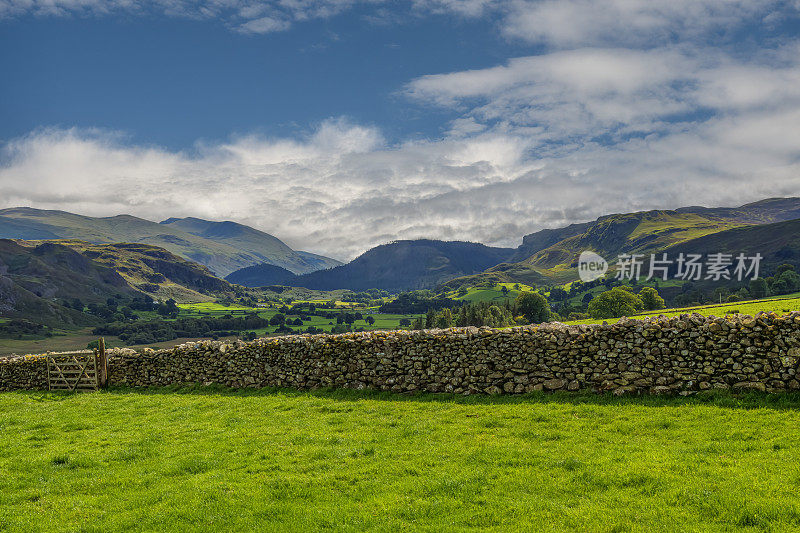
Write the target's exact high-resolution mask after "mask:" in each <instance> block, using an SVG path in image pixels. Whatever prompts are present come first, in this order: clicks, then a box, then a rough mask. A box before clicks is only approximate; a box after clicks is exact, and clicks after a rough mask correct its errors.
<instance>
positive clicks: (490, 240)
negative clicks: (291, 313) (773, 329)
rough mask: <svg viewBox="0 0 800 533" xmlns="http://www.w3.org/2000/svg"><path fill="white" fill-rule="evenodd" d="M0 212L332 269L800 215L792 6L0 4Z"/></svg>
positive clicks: (619, 1)
mask: <svg viewBox="0 0 800 533" xmlns="http://www.w3.org/2000/svg"><path fill="white" fill-rule="evenodd" d="M0 71H2V72H3V73H4V81H3V82H2V84H0V207H7V206H14V205H32V206H35V207H41V208H51V209H64V210H69V211H74V212H80V213H84V214H90V215H97V216H108V215H113V214H118V213H131V214H135V215H139V216H143V217H147V218H151V219H154V220H160V219H163V218H167V217H170V216H199V217H205V218H212V219H231V220H237V221H239V222H243V223H247V224H251V225H253V226H255V227H258V228H260V229H263V230H265V231H268V232H270V233H272V234H274V235H276V236H278V237H279V238H281V239H283V240H285V241H286V242H287V243H289V244H290V245H291V246H293V247H295V248H298V249H309V250H311V251H315V252H320V253H326V254H329V255H332V256H334V257H337V258H340V259H347V258H350V257H352V256H353V255H355V254H358V253H360V252H362V251H363V250H365V249H367V248H369V247H371V246H374V245H377V244H380V243H382V242H386V241H388V240H392V239H397V238H418V237H431V238H442V239H461V240H474V241H481V242H485V243H487V244H495V245H504V246H515V245H517V244H519V242H520V240H521V238H522V236H523V235H524V234H526V233H529V232H531V231H535V230H537V229H541V228H544V227H556V226H561V225H565V224H568V223H571V222H578V221H584V220H588V219H593V218H595V217H597V216H599V215H602V214H607V213H609V212H621V211H631V210H643V209H655V208H674V207H679V206H683V205H693V204H702V205H740V204H742V203H745V202H748V201H754V200H758V199H761V198H764V197H769V196H786V195H800V2H798V1H797V0H747V1H744V0H674V1H671V2H669V3H663V2H651V1H649V0H625V1H623V0H558V1H556V0H496V1H487V0H413V1H381V0H371V1H363V2H361V1H357V0H277V1H263V0H200V1H197V2H184V1H181V0H0Z"/></svg>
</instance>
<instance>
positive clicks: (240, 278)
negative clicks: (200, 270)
mask: <svg viewBox="0 0 800 533" xmlns="http://www.w3.org/2000/svg"><path fill="white" fill-rule="evenodd" d="M294 277H295V275H294V274H293V273H292V272H289V271H288V270H286V269H285V268H281V267H279V266H275V265H270V264H267V263H262V264H260V265H254V266H249V267H245V268H242V269H240V270H237V271H236V272H232V273H231V274H228V275H227V276H226V277H225V280H226V281H228V282H230V283H236V284H237V285H244V286H245V287H266V286H268V285H288V284H291V283H292V281H293V279H294Z"/></svg>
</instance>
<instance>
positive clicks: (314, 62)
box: [0, 6, 535, 149]
mask: <svg viewBox="0 0 800 533" xmlns="http://www.w3.org/2000/svg"><path fill="white" fill-rule="evenodd" d="M370 16H377V15H376V14H375V10H374V8H370V7H365V6H357V7H356V8H354V9H352V10H348V11H347V12H346V13H342V14H341V15H339V16H335V17H331V18H322V19H316V20H310V21H307V22H304V23H302V24H297V25H295V27H293V28H291V29H289V30H286V31H280V32H272V33H268V34H242V33H240V32H236V31H231V29H230V28H228V27H226V25H225V24H224V23H220V21H219V20H215V19H203V20H194V19H186V18H176V17H163V16H158V15H157V14H155V13H150V14H147V15H143V16H138V17H137V16H131V15H130V14H121V15H120V16H108V17H95V16H87V15H85V14H84V15H82V16H80V15H72V16H61V17H56V16H41V15H40V16H35V15H31V14H21V15H18V16H17V17H14V18H13V19H8V20H5V21H4V22H2V26H0V28H2V33H0V48H2V49H3V50H7V51H12V50H13V51H14V53H6V54H3V56H2V58H0V69H2V71H3V72H7V73H9V74H10V75H9V78H8V79H9V80H10V83H5V84H3V87H2V99H1V100H2V103H1V104H0V106H2V107H0V112H2V115H3V116H4V117H5V120H4V121H3V122H2V124H0V128H1V129H0V136H2V138H3V139H6V140H8V139H12V138H14V137H18V136H21V135H24V134H26V133H28V132H29V131H31V130H33V129H35V128H38V127H41V126H43V125H49V126H52V125H58V126H61V127H73V126H78V127H103V128H109V129H113V130H120V131H125V132H127V133H128V134H130V135H131V136H132V138H133V140H135V141H137V142H145V143H147V142H152V143H158V144H161V145H163V146H165V147H169V148H171V149H182V148H187V147H191V146H192V145H193V144H194V143H195V142H196V141H197V140H198V138H202V139H210V140H217V139H226V138H228V137H229V136H230V135H231V134H236V133H253V132H259V133H263V134H265V135H293V134H296V133H297V132H298V131H302V130H304V129H307V128H309V127H312V126H313V125H314V124H316V123H318V122H320V121H321V120H324V119H326V118H328V117H331V116H347V117H350V118H351V119H353V120H354V121H357V122H359V123H366V124H378V125H380V126H381V127H382V128H383V130H384V132H385V134H386V135H387V136H389V137H390V138H391V139H394V140H401V139H406V138H408V137H412V136H418V137H419V136H424V137H430V136H436V135H439V134H441V130H442V126H443V124H445V123H446V122H447V120H448V119H449V118H451V116H452V115H453V113H451V112H449V111H448V110H446V109H436V110H433V109H425V110H422V109H419V108H416V107H410V106H409V105H408V104H409V102H408V101H407V100H406V99H405V98H403V97H402V96H399V95H398V94H397V93H398V91H399V90H400V89H402V87H403V85H404V84H405V83H406V82H407V81H408V80H411V79H414V78H416V77H418V76H420V75H424V74H436V73H440V72H450V71H457V70H464V69H468V68H476V67H478V68H481V67H489V66H492V65H494V64H496V63H497V62H499V61H503V60H504V59H505V58H507V57H512V56H514V55H520V54H525V53H526V52H528V51H530V50H531V49H533V48H535V46H531V45H526V44H524V43H511V42H508V41H507V40H505V39H503V38H502V37H501V36H500V35H498V34H497V33H496V32H493V31H491V29H492V26H493V24H494V23H495V17H487V18H486V19H482V18H470V19H465V18H455V19H454V18H453V17H448V16H446V15H432V16H430V17H421V16H416V15H412V14H411V13H409V12H405V16H406V17H407V18H406V19H405V20H403V22H402V23H399V24H398V23H390V22H389V21H386V22H381V21H373V20H372V19H371V18H370Z"/></svg>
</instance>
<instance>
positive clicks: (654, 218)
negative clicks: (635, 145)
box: [0, 198, 800, 323]
mask: <svg viewBox="0 0 800 533" xmlns="http://www.w3.org/2000/svg"><path fill="white" fill-rule="evenodd" d="M0 236H7V237H13V238H14V239H20V240H0V315H2V316H15V313H17V314H18V315H19V314H20V313H22V311H21V310H24V313H23V314H28V315H30V314H34V315H37V316H38V315H41V316H43V317H45V318H46V319H47V320H53V321H64V322H65V323H71V322H75V321H79V320H81V317H80V316H77V315H75V313H73V312H72V310H70V309H69V308H63V307H60V305H59V304H58V303H56V302H58V301H60V300H63V299H68V298H74V297H78V298H81V299H83V300H85V301H87V302H88V301H91V300H92V299H94V300H97V301H103V300H104V298H107V297H108V296H109V295H113V294H115V293H116V294H123V295H137V294H138V295H141V294H143V293H144V294H148V295H150V296H152V297H153V298H156V299H159V300H164V299H166V298H175V299H176V300H178V301H198V300H201V301H202V300H210V299H215V298H220V297H228V296H230V295H232V294H235V293H236V292H237V291H239V290H240V288H238V289H237V288H236V287H235V286H234V285H232V284H238V285H244V286H249V287H259V286H274V285H286V286H296V287H306V288H309V289H319V290H331V289H351V290H356V291H359V290H365V289H372V288H377V289H383V290H389V291H402V290H409V289H420V288H435V287H439V286H442V287H446V288H448V289H455V288H459V287H469V286H475V285H480V284H484V283H487V282H493V283H497V282H512V283H525V284H529V285H539V286H541V285H553V284H562V283H566V282H569V281H572V280H574V279H577V258H578V255H579V254H580V252H582V251H584V250H592V251H595V252H596V253H599V254H600V255H602V256H603V257H605V258H606V259H608V260H609V262H611V263H612V264H613V263H614V261H615V260H616V257H617V255H619V254H623V253H628V254H630V253H639V254H650V253H661V252H668V253H670V254H678V253H681V252H684V253H716V252H723V253H746V254H749V255H753V254H755V253H761V254H762V256H764V263H763V268H764V270H762V272H767V273H768V272H769V269H771V268H774V267H776V266H777V265H778V264H780V263H783V262H788V263H792V264H795V265H798V266H800V198H773V199H767V200H762V201H760V202H755V203H751V204H746V205H743V206H741V207H736V208H705V207H685V208H680V209H675V210H655V211H641V212H635V213H622V214H612V215H606V216H603V217H600V218H598V219H597V220H594V221H591V222H584V223H579V224H572V225H570V226H566V227H563V228H554V229H545V230H541V231H538V232H536V233H532V234H530V235H526V236H525V237H524V238H523V240H522V244H521V245H520V246H519V247H518V248H496V247H490V246H486V245H483V244H478V243H470V242H444V241H436V240H429V239H420V240H402V241H395V242H391V243H387V244H383V245H381V246H377V247H375V248H372V249H370V250H368V251H366V252H364V253H363V254H362V255H360V256H359V257H357V258H356V259H354V260H353V261H351V262H349V263H347V264H345V265H341V264H339V263H338V262H337V261H334V260H332V259H328V258H325V257H322V256H316V255H313V254H308V253H305V252H298V251H294V250H292V249H291V248H289V247H288V246H286V245H285V244H284V243H283V242H281V241H280V240H279V239H278V238H276V237H273V236H272V235H269V234H267V233H264V232H261V231H259V230H256V229H253V228H250V227H248V226H244V225H241V224H237V223H234V222H212V221H207V220H202V219H197V218H169V219H167V220H165V221H163V222H162V223H155V222H150V221H147V220H144V219H140V218H136V217H132V216H129V215H120V216H116V217H107V218H92V217H84V216H81V215H75V214H72V213H66V212H62V211H42V210H36V209H31V208H14V209H5V210H2V211H0ZM325 267H329V268H325ZM222 276H225V278H226V279H221V278H222ZM80 295H83V296H80Z"/></svg>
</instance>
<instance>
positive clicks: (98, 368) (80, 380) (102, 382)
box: [46, 339, 108, 391]
mask: <svg viewBox="0 0 800 533" xmlns="http://www.w3.org/2000/svg"><path fill="white" fill-rule="evenodd" d="M46 357H47V384H48V387H49V389H50V390H66V391H77V390H97V389H98V388H105V386H106V383H107V380H108V360H107V359H106V354H105V343H104V342H103V339H100V346H99V349H98V350H94V351H88V350H84V351H80V352H63V353H51V354H47V356H46Z"/></svg>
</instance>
